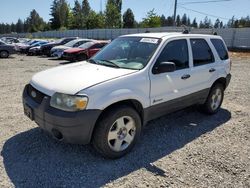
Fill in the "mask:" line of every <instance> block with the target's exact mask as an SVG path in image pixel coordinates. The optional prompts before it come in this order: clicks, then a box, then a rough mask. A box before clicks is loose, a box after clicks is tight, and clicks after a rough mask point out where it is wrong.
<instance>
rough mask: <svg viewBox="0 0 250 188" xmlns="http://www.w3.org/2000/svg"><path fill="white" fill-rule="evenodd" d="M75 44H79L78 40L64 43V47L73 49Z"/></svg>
mask: <svg viewBox="0 0 250 188" xmlns="http://www.w3.org/2000/svg"><path fill="white" fill-rule="evenodd" d="M77 42H79V40H72V41H70V42H68V43H66V44H65V45H64V46H67V47H73V46H74V45H75V44H76V43H77Z"/></svg>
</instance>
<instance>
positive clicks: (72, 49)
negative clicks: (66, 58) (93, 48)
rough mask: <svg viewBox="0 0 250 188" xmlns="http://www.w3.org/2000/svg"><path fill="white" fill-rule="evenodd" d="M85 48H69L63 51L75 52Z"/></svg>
mask: <svg viewBox="0 0 250 188" xmlns="http://www.w3.org/2000/svg"><path fill="white" fill-rule="evenodd" d="M84 50H85V49H83V48H70V49H68V50H65V51H64V52H66V53H77V52H81V51H84Z"/></svg>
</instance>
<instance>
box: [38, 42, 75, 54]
mask: <svg viewBox="0 0 250 188" xmlns="http://www.w3.org/2000/svg"><path fill="white" fill-rule="evenodd" d="M77 38H78V37H68V38H62V39H60V40H58V41H55V42H51V43H48V44H45V45H42V46H41V54H42V55H47V56H51V52H50V50H51V49H52V48H53V47H55V46H59V45H64V44H66V43H68V42H70V41H72V40H75V39H77Z"/></svg>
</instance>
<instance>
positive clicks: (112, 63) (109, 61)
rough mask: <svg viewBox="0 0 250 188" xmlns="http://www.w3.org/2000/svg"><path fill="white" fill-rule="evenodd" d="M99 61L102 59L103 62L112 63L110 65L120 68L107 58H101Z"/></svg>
mask: <svg viewBox="0 0 250 188" xmlns="http://www.w3.org/2000/svg"><path fill="white" fill-rule="evenodd" d="M99 61H103V62H106V63H109V64H111V65H112V67H116V68H121V67H120V66H119V65H117V64H115V63H114V62H112V61H109V60H105V59H102V60H99ZM105 65H107V64H105Z"/></svg>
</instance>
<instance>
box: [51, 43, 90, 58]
mask: <svg viewBox="0 0 250 188" xmlns="http://www.w3.org/2000/svg"><path fill="white" fill-rule="evenodd" d="M91 41H92V40H91V39H76V40H72V41H70V42H68V43H66V44H65V45H60V46H55V47H53V48H52V49H51V51H50V52H51V56H52V57H57V58H61V57H62V55H63V51H64V50H67V49H70V48H75V47H78V46H81V45H82V44H84V43H87V42H91Z"/></svg>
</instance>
